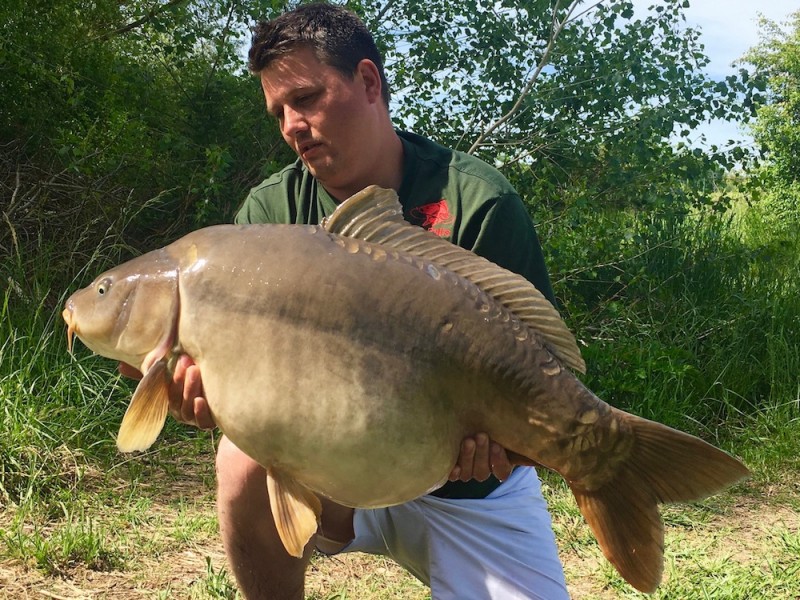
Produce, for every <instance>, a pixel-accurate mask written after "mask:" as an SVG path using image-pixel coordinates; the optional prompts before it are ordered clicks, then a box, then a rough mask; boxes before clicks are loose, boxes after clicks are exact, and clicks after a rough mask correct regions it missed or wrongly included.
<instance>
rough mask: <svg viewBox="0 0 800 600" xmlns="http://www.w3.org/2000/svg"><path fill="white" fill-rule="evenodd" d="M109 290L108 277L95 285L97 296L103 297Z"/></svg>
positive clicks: (109, 282) (109, 281)
mask: <svg viewBox="0 0 800 600" xmlns="http://www.w3.org/2000/svg"><path fill="white" fill-rule="evenodd" d="M109 289H111V279H110V278H109V277H106V278H104V279H103V280H102V281H100V282H99V283H98V284H97V294H98V295H99V296H103V295H105V293H106V292H107V291H109Z"/></svg>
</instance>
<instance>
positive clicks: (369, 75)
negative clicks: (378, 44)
mask: <svg viewBox="0 0 800 600" xmlns="http://www.w3.org/2000/svg"><path fill="white" fill-rule="evenodd" d="M356 76H359V77H361V80H362V81H363V82H364V91H365V92H366V94H367V99H368V100H369V101H370V102H371V103H375V102H382V101H383V100H382V98H381V76H380V73H379V72H378V67H377V66H375V63H374V62H372V61H371V60H370V59H368V58H364V59H362V60H361V62H360V63H358V65H357V66H356Z"/></svg>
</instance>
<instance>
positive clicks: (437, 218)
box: [409, 198, 456, 237]
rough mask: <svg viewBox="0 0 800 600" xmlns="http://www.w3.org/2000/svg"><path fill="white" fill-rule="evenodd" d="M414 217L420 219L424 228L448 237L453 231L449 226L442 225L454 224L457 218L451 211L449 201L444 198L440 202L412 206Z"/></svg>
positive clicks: (412, 216)
mask: <svg viewBox="0 0 800 600" xmlns="http://www.w3.org/2000/svg"><path fill="white" fill-rule="evenodd" d="M409 216H410V217H411V218H412V219H415V220H417V221H420V223H419V225H420V226H422V228H423V229H427V230H428V231H432V232H433V233H435V234H436V235H438V236H439V237H447V236H449V235H450V234H451V233H452V232H453V231H452V229H449V228H442V227H441V226H442V225H452V224H453V222H454V221H455V220H456V218H455V217H454V216H453V215H452V214H451V213H450V208H449V207H448V206H447V201H446V200H445V199H444V198H442V199H441V200H439V201H438V202H431V203H430V204H424V205H422V206H417V207H416V208H412V209H411V211H410V212H409Z"/></svg>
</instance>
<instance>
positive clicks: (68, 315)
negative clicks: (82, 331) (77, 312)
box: [61, 306, 78, 354]
mask: <svg viewBox="0 0 800 600" xmlns="http://www.w3.org/2000/svg"><path fill="white" fill-rule="evenodd" d="M61 316H62V317H64V321H66V323H67V351H68V352H69V353H70V354H72V341H73V339H74V337H75V334H76V333H77V332H78V326H77V325H76V324H75V323H74V322H73V319H72V307H70V306H67V308H65V309H64V311H63V312H62V313H61Z"/></svg>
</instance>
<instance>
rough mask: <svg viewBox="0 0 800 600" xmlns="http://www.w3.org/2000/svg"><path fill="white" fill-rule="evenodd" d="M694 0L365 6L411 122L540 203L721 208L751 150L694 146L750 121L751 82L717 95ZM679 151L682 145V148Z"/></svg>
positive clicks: (474, 0) (737, 80)
mask: <svg viewBox="0 0 800 600" xmlns="http://www.w3.org/2000/svg"><path fill="white" fill-rule="evenodd" d="M687 6H688V2H687V1H685V0H661V1H660V2H657V3H655V4H654V5H653V6H652V7H651V8H650V9H649V11H648V12H647V14H646V15H645V16H642V17H637V16H636V13H635V12H634V10H633V4H632V3H631V2H629V1H627V0H608V1H601V2H589V3H582V2H579V1H572V2H564V1H551V0H524V1H522V2H520V1H517V0H515V1H513V2H512V1H510V0H501V1H500V2H496V1H489V0H467V1H466V2H452V1H451V0H425V1H424V2H423V1H422V0H384V1H383V2H372V1H371V0H364V2H363V3H362V4H361V10H362V12H363V13H364V14H365V16H366V19H367V21H368V22H369V23H371V27H372V29H373V30H377V31H378V32H379V37H380V40H381V41H382V43H383V44H384V45H385V47H386V48H387V57H388V58H387V64H388V67H389V71H390V74H391V76H392V84H393V87H394V90H395V96H396V97H398V99H399V101H398V102H397V106H396V108H395V112H396V114H397V117H398V121H399V122H400V123H402V124H403V125H405V126H408V127H410V128H413V129H415V130H418V131H420V132H422V133H426V134H428V135H430V136H432V137H434V138H436V139H438V140H440V141H442V142H443V143H445V144H448V145H451V146H454V147H457V148H460V149H463V150H469V151H472V152H475V153H476V154H478V155H480V156H482V157H483V158H485V159H486V160H488V161H490V162H497V163H498V164H500V165H501V166H502V167H503V168H504V169H505V171H506V173H507V174H508V175H509V176H510V177H511V178H514V179H516V180H517V181H518V182H519V183H520V184H521V185H523V186H524V189H526V190H527V191H528V192H529V193H530V195H532V196H533V197H535V198H537V201H545V202H548V203H550V204H552V205H563V204H564V203H567V204H569V203H571V202H576V201H578V202H588V203H592V204H595V205H598V206H608V205H618V206H619V205H622V206H627V205H630V204H635V205H638V206H647V205H652V204H665V203H667V204H669V203H672V204H678V205H682V206H685V205H686V204H687V203H688V202H691V201H702V200H705V199H707V198H708V197H709V194H710V191H711V189H712V188H713V184H714V182H715V181H716V180H717V179H718V178H719V177H721V174H722V172H723V171H724V170H725V169H727V168H730V167H731V166H732V165H733V164H734V161H735V160H736V159H737V158H741V157H742V155H743V153H744V150H743V149H741V148H738V147H734V146H729V147H726V148H717V147H713V146H712V147H711V148H709V149H707V150H706V149H704V148H702V147H699V146H698V145H696V144H695V143H693V142H696V141H698V140H692V136H693V135H694V133H693V131H694V129H695V128H696V127H697V125H699V124H700V123H702V122H703V121H705V120H708V119H711V118H721V119H730V120H737V121H741V120H745V119H747V118H748V117H749V115H750V114H751V109H750V106H749V103H750V102H751V100H752V98H753V93H754V89H753V87H752V86H751V85H750V83H749V82H750V80H748V79H747V77H746V74H744V73H743V74H741V75H740V76H731V77H728V78H727V79H726V80H725V81H714V80H711V79H709V78H708V77H707V76H706V75H704V74H703V73H702V69H703V67H704V66H705V65H706V64H707V63H708V58H707V57H706V55H705V54H704V52H703V47H702V44H701V42H700V32H698V31H697V30H695V29H693V28H690V27H687V26H686V24H685V19H684V16H683V9H684V8H686V7H687ZM676 139H677V140H679V141H678V142H677V143H676V142H675V140H676Z"/></svg>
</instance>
